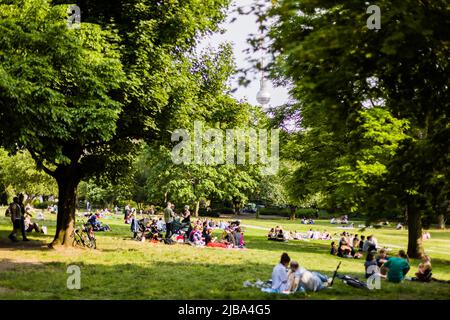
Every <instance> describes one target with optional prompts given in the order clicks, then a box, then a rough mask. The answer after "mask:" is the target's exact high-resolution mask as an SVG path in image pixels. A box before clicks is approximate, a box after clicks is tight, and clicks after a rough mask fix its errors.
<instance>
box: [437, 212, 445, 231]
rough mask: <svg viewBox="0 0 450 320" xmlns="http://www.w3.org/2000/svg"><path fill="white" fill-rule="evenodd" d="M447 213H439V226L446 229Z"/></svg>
mask: <svg viewBox="0 0 450 320" xmlns="http://www.w3.org/2000/svg"><path fill="white" fill-rule="evenodd" d="M445 222H446V221H445V215H444V214H443V213H441V214H439V215H438V228H439V229H442V230H443V229H445Z"/></svg>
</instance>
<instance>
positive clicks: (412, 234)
mask: <svg viewBox="0 0 450 320" xmlns="http://www.w3.org/2000/svg"><path fill="white" fill-rule="evenodd" d="M407 210H408V211H407V216H408V256H410V257H411V258H421V257H422V255H423V242H422V221H421V216H420V211H419V210H418V209H417V208H416V207H414V206H408V207H407Z"/></svg>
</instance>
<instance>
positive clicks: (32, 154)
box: [28, 149, 56, 178]
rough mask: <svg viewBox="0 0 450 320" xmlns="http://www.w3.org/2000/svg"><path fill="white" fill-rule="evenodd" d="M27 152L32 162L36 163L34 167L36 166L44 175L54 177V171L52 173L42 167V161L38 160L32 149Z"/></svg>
mask: <svg viewBox="0 0 450 320" xmlns="http://www.w3.org/2000/svg"><path fill="white" fill-rule="evenodd" d="M28 152H30V154H31V157H32V158H33V160H34V161H36V165H37V167H38V169H42V170H43V171H44V172H45V173H46V174H48V175H49V176H52V177H53V178H55V176H56V173H55V171H52V170H50V169H49V168H47V167H46V166H44V164H43V161H42V159H40V158H39V157H38V156H37V154H36V152H34V151H33V149H28Z"/></svg>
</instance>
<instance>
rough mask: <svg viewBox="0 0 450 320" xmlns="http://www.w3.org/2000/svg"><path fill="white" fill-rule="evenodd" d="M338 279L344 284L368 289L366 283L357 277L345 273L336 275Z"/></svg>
mask: <svg viewBox="0 0 450 320" xmlns="http://www.w3.org/2000/svg"><path fill="white" fill-rule="evenodd" d="M337 277H338V278H339V279H341V280H342V281H343V282H344V283H345V284H348V285H349V286H351V287H354V288H359V289H369V288H368V287H367V283H365V282H362V281H360V280H359V279H358V278H352V277H350V276H347V275H344V276H342V275H338V276H337Z"/></svg>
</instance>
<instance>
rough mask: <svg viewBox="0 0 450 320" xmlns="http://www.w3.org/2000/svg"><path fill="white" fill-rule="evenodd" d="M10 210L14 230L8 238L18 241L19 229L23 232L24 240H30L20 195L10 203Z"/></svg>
mask: <svg viewBox="0 0 450 320" xmlns="http://www.w3.org/2000/svg"><path fill="white" fill-rule="evenodd" d="M22 197H23V196H22ZM22 200H23V199H22ZM24 208H25V207H24ZM9 212H10V213H11V222H12V223H13V231H12V232H11V234H10V235H9V236H8V238H9V239H10V240H11V241H13V242H17V241H18V240H17V231H18V230H20V231H21V232H22V240H23V241H30V240H29V239H28V238H27V235H26V233H25V220H24V213H23V211H22V208H21V206H20V199H19V197H14V199H13V202H12V203H11V204H10V205H9Z"/></svg>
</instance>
